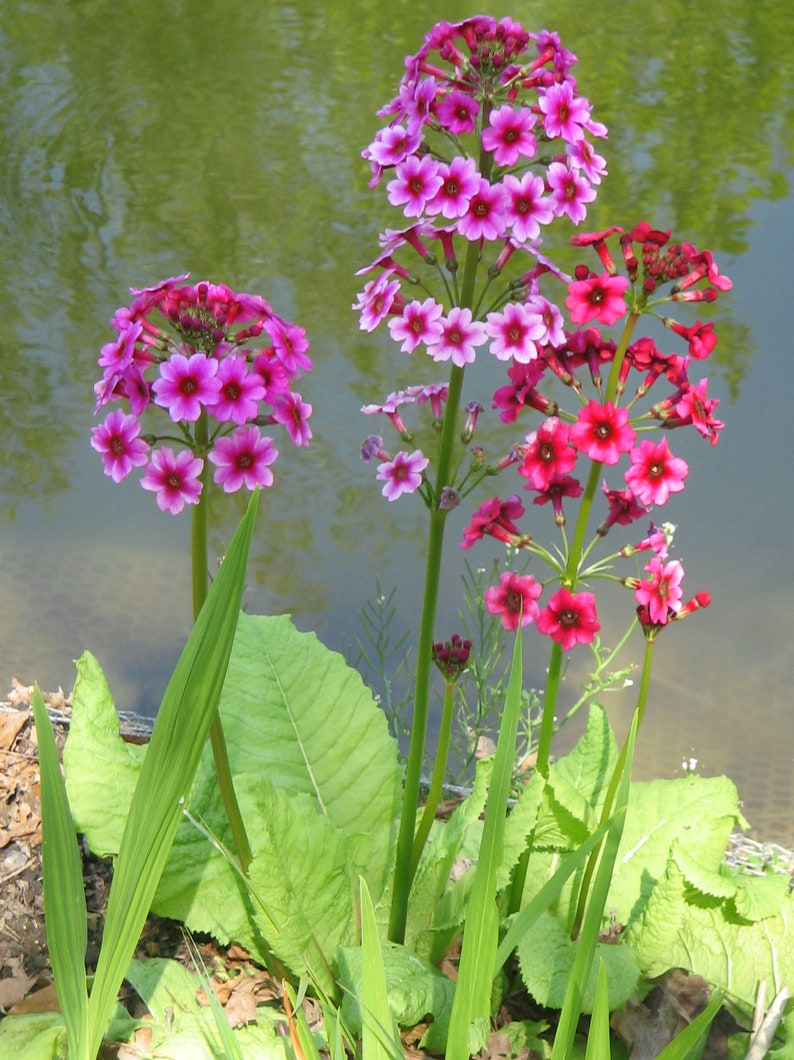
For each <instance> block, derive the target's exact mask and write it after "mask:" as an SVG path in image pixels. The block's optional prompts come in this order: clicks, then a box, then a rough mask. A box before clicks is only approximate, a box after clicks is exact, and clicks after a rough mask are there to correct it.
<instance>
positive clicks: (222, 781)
mask: <svg viewBox="0 0 794 1060" xmlns="http://www.w3.org/2000/svg"><path fill="white" fill-rule="evenodd" d="M195 444H196V449H197V450H198V451H199V452H202V451H203V449H204V448H205V447H206V445H207V414H206V412H204V411H202V413H201V416H200V418H199V420H198V422H197V424H196V442H195ZM208 479H209V468H208V465H207V461H206V457H205V459H204V468H203V470H202V472H201V484H202V485H201V495H200V496H199V500H198V504H195V505H193V509H192V522H191V535H190V537H191V554H192V562H193V621H194V622H195V620H196V619H197V618H198V615H199V612H200V611H201V608H202V607H203V606H204V601H205V600H206V598H207V591H208V582H209V569H208V563H207V554H208V550H207V522H208V519H207V503H208V502H207V497H208V490H207V486H208ZM210 745H211V746H212V757H213V759H214V760H215V774H216V776H217V778H218V788H219V790H220V793H221V799H222V801H223V808H224V810H225V811H226V817H227V819H228V821H229V827H230V828H231V831H232V839H233V841H234V846H235V849H236V851H237V857H238V859H239V861H240V868H241V869H242V871H243V873H244V874H247V872H248V866H249V865H250V864H251V844H250V843H249V842H248V833H247V832H246V830H245V825H244V824H243V817H242V814H241V812H240V804H239V803H238V802H237V795H236V794H235V790H234V782H233V780H232V770H231V766H230V765H229V752H228V750H227V747H226V737H225V736H224V733H223V725H222V724H221V716H220V712H219V710H218V708H217V707H216V708H215V716H214V717H213V719H212V724H211V725H210Z"/></svg>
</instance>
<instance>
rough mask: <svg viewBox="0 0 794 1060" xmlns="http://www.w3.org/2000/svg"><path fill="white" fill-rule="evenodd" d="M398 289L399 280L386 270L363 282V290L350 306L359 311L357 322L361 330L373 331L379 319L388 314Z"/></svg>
mask: <svg viewBox="0 0 794 1060" xmlns="http://www.w3.org/2000/svg"><path fill="white" fill-rule="evenodd" d="M399 290H400V281H399V280H393V279H392V278H391V274H390V273H388V272H384V273H381V275H380V276H378V278H377V279H375V280H370V281H369V282H368V283H366V284H364V290H363V291H362V292H361V293H360V294H359V295H358V301H357V302H354V303H353V306H352V308H353V309H358V310H359V311H360V313H361V317H360V319H359V322H358V326H359V328H360V330H361V331H374V330H375V328H376V327H377V326H378V324H380V322H381V320H383V319H384V318H385V317H387V316H388V314H389V312H390V311H391V308H392V306H393V305H394V302H395V299H396V298H397V293H398V291H399Z"/></svg>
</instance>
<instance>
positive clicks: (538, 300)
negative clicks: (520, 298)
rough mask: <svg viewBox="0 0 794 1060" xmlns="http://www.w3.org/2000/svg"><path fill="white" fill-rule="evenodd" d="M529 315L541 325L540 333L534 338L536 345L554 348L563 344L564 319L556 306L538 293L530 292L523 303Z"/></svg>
mask: <svg viewBox="0 0 794 1060" xmlns="http://www.w3.org/2000/svg"><path fill="white" fill-rule="evenodd" d="M524 304H525V306H526V308H527V310H528V311H529V313H530V315H531V316H533V317H535V319H536V320H537V322H538V323H539V324H540V325H542V328H543V330H542V333H541V335H540V336H539V337H538V338H537V339H536V340H535V341H536V342H537V344H538V346H551V347H552V348H553V349H556V348H557V347H558V346H564V345H565V321H564V319H563V316H562V313H561V312H560V311H559V309H558V308H557V306H556V305H555V304H554V303H553V302H550V301H549V300H548V298H544V297H543V295H540V294H532V295H530V296H529V298H527V300H526V302H525V303H524Z"/></svg>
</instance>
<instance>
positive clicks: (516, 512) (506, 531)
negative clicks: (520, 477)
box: [460, 493, 529, 548]
mask: <svg viewBox="0 0 794 1060" xmlns="http://www.w3.org/2000/svg"><path fill="white" fill-rule="evenodd" d="M523 514H524V505H523V504H522V503H521V498H520V497H519V495H518V494H517V493H514V494H513V495H512V496H511V497H508V498H507V500H506V501H500V500H499V498H498V497H491V499H490V500H487V501H485V502H484V503H483V504H481V505H480V507H479V508H478V509H477V511H476V512H475V513H474V515H473V516H472V517H471V522H470V523H469V525H468V526H467V527H465V528H464V530H463V540H462V541H461V543H460V547H461V548H471V547H472V545H474V544H475V542H477V541H482V539H483V537H484V535H485V534H488V536H489V537H493V538H496V540H497V541H502V542H503V543H504V544H506V545H512V546H513V547H518V544H519V542H521V541H528V540H529V538H528V537H527V536H526V535H523V534H522V533H521V531H520V530H519V529H518V527H517V526H516V525H515V523H514V522H513V520H514V519H518V518H520V517H521V516H522V515H523Z"/></svg>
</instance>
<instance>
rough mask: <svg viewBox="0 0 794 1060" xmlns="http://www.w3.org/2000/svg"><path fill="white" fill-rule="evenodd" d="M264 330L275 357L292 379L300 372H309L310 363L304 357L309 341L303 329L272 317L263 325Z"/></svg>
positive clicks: (305, 356) (307, 358)
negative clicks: (271, 341) (270, 340)
mask: <svg viewBox="0 0 794 1060" xmlns="http://www.w3.org/2000/svg"><path fill="white" fill-rule="evenodd" d="M265 330H266V331H267V333H268V335H269V336H270V338H271V339H272V340H273V348H274V349H275V351H276V356H277V357H278V359H279V360H280V361H281V363H282V364H283V365H284V368H285V370H286V372H287V373H288V375H289V376H290V377H291V378H292V379H295V378H296V377H297V376H298V374H299V373H300V372H310V371H311V367H312V362H311V360H310V358H309V357H308V356H307V355H306V351H307V350H308V348H309V340H308V339H307V338H306V331H305V329H304V328H302V327H300V326H299V325H298V324H289V323H288V322H287V321H286V320H281V318H280V317H273V318H272V319H271V320H269V321H268V322H267V324H266V325H265Z"/></svg>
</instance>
